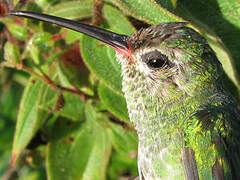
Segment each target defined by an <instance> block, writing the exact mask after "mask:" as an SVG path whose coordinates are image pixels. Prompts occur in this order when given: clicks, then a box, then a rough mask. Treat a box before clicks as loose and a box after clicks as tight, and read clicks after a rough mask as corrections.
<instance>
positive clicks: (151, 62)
mask: <svg viewBox="0 0 240 180" xmlns="http://www.w3.org/2000/svg"><path fill="white" fill-rule="evenodd" d="M142 61H143V62H145V63H146V64H147V65H148V67H149V68H151V69H160V68H163V67H170V66H171V64H172V63H171V62H170V61H169V60H168V57H167V56H166V55H164V54H162V53H161V52H160V51H158V50H154V51H151V52H148V53H146V54H143V55H142Z"/></svg>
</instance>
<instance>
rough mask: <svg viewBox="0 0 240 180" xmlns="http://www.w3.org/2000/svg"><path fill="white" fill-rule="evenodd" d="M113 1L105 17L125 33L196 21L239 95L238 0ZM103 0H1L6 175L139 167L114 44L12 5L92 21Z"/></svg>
mask: <svg viewBox="0 0 240 180" xmlns="http://www.w3.org/2000/svg"><path fill="white" fill-rule="evenodd" d="M103 3H104V5H103V9H102V16H103V21H102V23H101V27H102V28H105V29H109V30H111V31H114V32H117V33H120V34H126V35H130V34H132V33H134V32H135V31H136V29H139V27H145V26H146V25H147V24H158V23H161V22H168V21H188V22H189V23H190V25H189V26H191V27H192V28H194V29H196V30H197V31H199V32H200V33H201V34H202V35H203V36H205V37H206V39H207V40H208V41H209V43H210V45H211V46H212V48H213V49H214V50H215V52H216V54H217V56H218V58H219V60H220V61H221V63H222V64H223V68H224V70H225V74H224V76H223V78H224V83H225V85H226V88H228V89H229V90H230V91H231V92H232V94H233V95H234V96H235V98H236V99H239V88H240V83H239V80H238V79H239V77H238V75H239V72H240V63H239V61H238V59H239V57H240V55H239V53H238V49H239V46H240V42H239V41H238V37H239V34H240V29H239V23H238V21H239V18H240V12H239V11H236V9H237V8H239V2H238V1H237V0H232V1H229V2H226V1H223V0H210V1H209V0H201V1H200V0H197V1H195V2H194V3H191V2H190V1H188V0H178V1H176V0H168V1H166V0H155V1H154V0H141V1H139V0H105V1H104V2H103ZM93 6H94V2H93V0H76V1H72V0H71V1H69V0H51V1H50V0H36V1H27V0H25V1H24V0H12V1H9V0H0V15H1V16H2V17H0V63H1V69H0V90H1V91H0V157H1V158H0V178H1V179H3V178H5V179H6V177H9V178H11V179H24V180H25V179H29V180H37V179H39V180H40V179H41V180H42V179H46V178H48V179H53V180H55V179H57V180H61V179H64V180H65V179H69V180H71V179H83V180H87V179H89V180H90V179H91V180H94V179H96V180H101V179H120V178H121V177H126V178H130V177H134V176H136V175H137V160H136V156H137V135H136V133H135V131H134V128H133V127H132V125H131V123H130V122H129V118H128V114H127V109H126V102H125V99H124V96H123V94H122V92H121V77H120V75H121V72H120V66H119V65H118V64H117V62H116V60H115V52H114V50H112V49H111V48H109V47H106V46H105V45H103V44H102V43H101V42H99V41H97V40H95V39H92V38H90V37H87V36H85V35H82V34H79V33H76V32H74V31H72V30H67V29H64V28H60V27H57V26H55V25H51V24H49V23H43V22H38V21H36V20H29V19H23V18H16V17H9V16H4V14H5V13H6V12H7V11H8V9H10V10H13V9H14V10H28V11H35V12H42V13H46V14H52V15H56V16H61V17H64V18H68V19H73V20H81V21H84V22H85V23H91V19H92V17H93V16H94V11H93V9H94V8H93ZM10 162H11V163H10ZM9 165H12V166H13V165H16V166H15V167H14V168H8V167H12V166H9Z"/></svg>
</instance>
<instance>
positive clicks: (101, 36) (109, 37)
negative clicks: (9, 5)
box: [8, 11, 129, 56]
mask: <svg viewBox="0 0 240 180" xmlns="http://www.w3.org/2000/svg"><path fill="white" fill-rule="evenodd" d="M8 14H10V15H15V16H21V17H25V18H32V19H37V20H40V21H45V22H49V23H53V24H56V25H59V26H62V27H65V28H68V29H72V30H74V31H78V32H81V33H83V34H86V35H88V36H91V37H93V38H95V39H98V40H100V41H102V42H104V43H106V44H107V45H109V46H110V47H112V48H113V49H115V50H116V51H117V52H119V53H121V54H123V55H126V56H128V53H129V51H128V49H129V47H128V43H127V39H128V36H125V35H121V34H116V33H114V32H111V31H107V30H105V29H101V28H99V27H96V26H92V25H89V24H84V23H80V22H76V21H72V20H69V19H64V18H60V17H56V16H51V15H47V14H41V13H35V12H29V11H12V12H9V13H8Z"/></svg>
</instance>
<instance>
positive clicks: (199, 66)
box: [118, 22, 221, 97]
mask: <svg viewBox="0 0 240 180" xmlns="http://www.w3.org/2000/svg"><path fill="white" fill-rule="evenodd" d="M127 43H128V46H129V56H128V57H126V56H122V54H118V59H119V62H120V63H121V64H122V70H123V72H122V76H123V80H124V79H125V81H132V82H131V84H132V86H134V87H135V89H137V88H139V87H138V86H142V87H145V89H146V90H147V94H155V93H156V92H157V93H158V94H160V96H162V97H167V96H171V97H174V95H179V93H180V94H187V95H189V96H194V95H196V94H198V93H200V92H201V91H205V90H211V89H212V88H213V87H214V86H215V84H216V82H217V81H218V79H219V75H220V74H221V64H220V62H219V61H218V59H217V57H216V55H215V53H214V52H213V50H212V49H211V48H210V46H209V45H208V43H207V41H206V40H205V39H204V38H203V37H202V36H201V35H200V34H199V33H197V32H196V31H194V30H193V29H191V28H188V27H186V23H181V22H180V23H163V24H160V25H154V26H151V27H149V28H146V29H141V30H140V31H138V32H136V33H135V34H133V35H132V36H130V37H129V39H128V40H127ZM138 76H139V77H138ZM139 81H141V82H139ZM134 87H130V89H134Z"/></svg>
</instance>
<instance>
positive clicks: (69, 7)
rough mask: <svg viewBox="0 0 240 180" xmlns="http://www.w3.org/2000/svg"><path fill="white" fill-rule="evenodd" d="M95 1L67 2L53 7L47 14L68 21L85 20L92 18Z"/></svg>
mask: <svg viewBox="0 0 240 180" xmlns="http://www.w3.org/2000/svg"><path fill="white" fill-rule="evenodd" d="M92 9H93V1H92V0H79V1H66V2H62V3H59V4H57V5H55V6H51V7H50V8H49V9H48V10H47V11H46V12H45V13H46V14H51V15H53V16H58V17H63V18H68V19H83V18H89V17H91V16H92Z"/></svg>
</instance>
